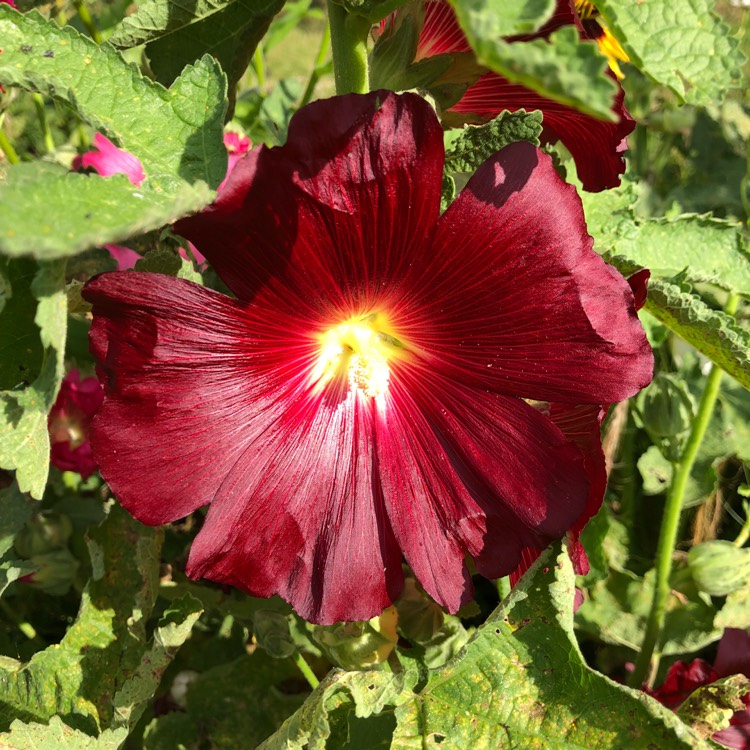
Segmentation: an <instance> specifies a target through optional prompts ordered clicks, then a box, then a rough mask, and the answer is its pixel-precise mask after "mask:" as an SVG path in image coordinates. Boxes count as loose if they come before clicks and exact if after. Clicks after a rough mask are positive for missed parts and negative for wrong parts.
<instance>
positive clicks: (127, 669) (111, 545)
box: [0, 506, 162, 735]
mask: <svg viewBox="0 0 750 750" xmlns="http://www.w3.org/2000/svg"><path fill="white" fill-rule="evenodd" d="M161 536H162V534H161V532H160V531H159V530H156V529H150V528H148V527H144V526H142V525H141V524H139V523H138V522H137V521H135V520H134V519H132V518H131V517H130V516H129V515H128V514H127V513H126V512H125V511H124V510H122V509H121V508H120V507H119V506H113V507H112V509H111V510H110V513H109V516H108V518H107V520H106V521H105V522H104V523H103V524H102V526H100V527H99V528H97V529H94V530H93V531H92V532H91V534H90V540H89V551H90V555H91V563H92V568H93V574H92V577H91V579H90V581H89V583H88V585H87V586H86V589H85V590H84V592H83V597H82V600H81V607H80V610H79V613H78V617H77V619H76V622H75V623H74V624H73V625H72V626H71V627H70V628H69V629H68V631H67V632H66V633H65V636H64V637H63V639H62V641H61V642H60V643H59V644H57V645H54V646H50V647H49V648H47V649H45V650H43V651H39V652H37V653H36V654H34V656H33V657H32V658H31V660H30V661H29V662H27V663H25V664H22V663H20V662H16V663H15V665H13V666H11V665H8V664H4V665H2V667H0V724H1V725H2V726H3V727H7V726H8V725H9V724H10V722H11V721H12V720H13V719H21V720H22V721H32V720H38V721H46V720H48V719H50V718H51V717H52V716H55V715H59V716H60V717H61V718H62V719H63V720H64V721H65V723H66V724H68V725H69V726H70V727H72V728H74V729H80V730H82V731H85V732H87V733H88V734H92V735H94V734H97V733H98V732H99V731H101V730H103V729H105V728H107V727H109V726H110V723H111V722H112V719H113V697H114V696H115V694H116V693H117V690H118V689H119V688H120V687H121V686H122V685H123V683H124V682H125V681H126V680H127V679H128V678H129V677H130V676H131V675H133V674H134V673H135V672H136V671H137V669H138V666H139V664H140V663H141V659H142V655H143V654H144V653H145V651H146V649H147V648H148V645H147V639H146V631H145V627H146V620H147V618H148V617H149V615H150V613H151V610H152V608H153V604H154V600H155V597H156V587H157V583H158V567H159V550H160V548H161Z"/></svg>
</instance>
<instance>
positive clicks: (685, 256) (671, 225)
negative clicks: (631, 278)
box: [609, 214, 750, 296]
mask: <svg viewBox="0 0 750 750" xmlns="http://www.w3.org/2000/svg"><path fill="white" fill-rule="evenodd" d="M610 254H611V257H609V260H610V262H611V263H613V264H614V265H615V266H617V267H618V268H619V269H620V270H622V271H623V272H624V273H628V272H630V271H633V270H636V269H638V268H648V269H650V270H651V273H652V274H653V275H655V276H663V277H667V278H669V277H672V276H677V275H678V274H682V273H683V272H684V277H685V278H686V279H687V280H689V281H691V282H706V283H709V284H716V285H717V286H720V287H722V288H723V289H727V290H730V291H735V292H738V293H739V294H743V295H746V296H750V257H748V255H747V254H746V253H745V251H744V240H743V237H742V227H741V225H739V224H737V223H735V222H730V221H723V220H721V219H714V218H711V217H710V216H697V215H695V214H689V215H684V216H679V217H676V218H670V219H651V220H649V221H644V222H641V223H635V222H634V223H633V225H632V226H630V227H628V228H627V231H625V232H623V233H622V234H621V235H620V236H619V237H617V238H615V237H612V239H611V242H610Z"/></svg>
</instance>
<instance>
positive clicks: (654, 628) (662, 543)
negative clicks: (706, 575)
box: [630, 294, 739, 687]
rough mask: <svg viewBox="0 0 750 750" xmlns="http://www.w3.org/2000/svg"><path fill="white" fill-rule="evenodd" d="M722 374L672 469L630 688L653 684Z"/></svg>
mask: <svg viewBox="0 0 750 750" xmlns="http://www.w3.org/2000/svg"><path fill="white" fill-rule="evenodd" d="M738 304H739V296H738V295H736V294H730V295H729V299H728V300H727V304H726V307H725V312H726V313H727V314H729V315H733V314H734V313H735V312H736V311H737V306H738ZM723 374H724V373H723V371H722V369H721V368H720V367H717V366H716V365H712V366H711V371H710V372H709V374H708V377H707V378H706V387H705V389H704V390H703V395H702V396H701V400H700V403H699V404H698V411H697V413H696V415H695V419H694V420H693V426H692V428H691V430H690V434H689V435H688V439H687V442H686V443H685V447H684V449H683V451H682V456H681V457H680V460H679V461H678V462H677V464H676V465H675V472H674V478H673V479H672V485H671V487H670V488H669V493H668V494H667V502H666V505H665V506H664V517H663V519H662V524H661V531H660V533H659V542H658V544H657V548H656V581H655V586H654V598H653V600H652V603H651V611H650V612H649V616H648V621H647V623H646V632H645V634H644V636H643V643H642V644H641V650H640V653H639V654H638V658H637V659H636V662H635V668H634V669H633V673H632V674H631V676H630V685H631V686H632V687H640V686H641V685H642V684H643V683H644V682H646V683H647V684H648V685H649V686H651V685H652V684H653V679H654V677H655V674H656V670H657V669H658V668H659V660H660V658H661V653H660V652H659V651H658V649H657V646H658V644H659V641H660V639H661V635H662V630H663V628H664V619H665V616H666V611H667V602H668V600H669V594H670V592H671V587H670V585H669V579H670V576H671V573H672V557H673V553H674V548H675V544H676V542H677V532H678V530H679V527H680V515H681V513H682V505H683V500H684V497H685V489H686V487H687V484H688V480H689V479H690V472H691V470H692V468H693V464H694V463H695V459H696V456H697V455H698V450H699V449H700V446H701V443H702V442H703V437H704V436H705V434H706V428H707V427H708V423H709V422H710V421H711V416H712V415H713V412H714V407H715V406H716V399H717V398H718V396H719V386H720V385H721V377H722V375H723Z"/></svg>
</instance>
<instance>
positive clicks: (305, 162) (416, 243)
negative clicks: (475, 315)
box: [176, 91, 443, 312]
mask: <svg viewBox="0 0 750 750" xmlns="http://www.w3.org/2000/svg"><path fill="white" fill-rule="evenodd" d="M442 161H443V137H442V131H441V129H440V127H439V124H438V122H437V120H436V118H435V116H434V113H433V111H432V109H431V108H430V106H429V105H428V104H427V103H426V102H425V101H424V99H422V98H421V97H418V96H415V95H410V94H407V95H403V96H396V95H395V94H393V93H391V92H388V91H378V92H373V93H371V94H368V95H366V96H359V95H349V96H340V97H336V98H335V99H328V100H320V101H317V102H313V103H312V104H310V105H309V106H307V107H304V108H303V109H301V110H300V111H299V112H297V114H295V115H294V117H293V118H292V121H291V124H290V126H289V136H288V140H287V143H286V145H284V146H282V147H280V148H273V149H267V148H265V147H261V148H259V149H256V150H254V151H252V152H250V153H249V154H248V155H247V156H246V157H245V158H244V159H242V160H241V161H240V162H238V164H237V166H236V167H235V168H234V170H233V171H232V174H231V176H230V177H229V179H228V181H227V183H226V185H225V187H224V189H223V191H222V192H221V193H220V195H219V197H218V199H217V201H216V203H214V204H213V205H212V206H211V207H210V208H209V209H208V210H207V211H204V212H203V213H201V214H199V215H197V216H194V217H191V218H188V219H184V220H183V221H180V222H178V223H177V224H176V229H177V231H178V232H179V233H180V234H182V235H184V236H185V237H187V238H188V239H190V240H191V241H192V242H194V243H195V245H196V246H197V247H198V248H199V249H200V251H201V252H202V253H203V254H204V255H205V256H206V258H208V260H209V262H210V263H211V264H212V266H213V267H214V268H215V269H216V270H217V272H218V273H219V275H220V276H221V278H222V279H223V280H224V281H225V282H226V284H227V285H228V286H229V288H230V289H231V290H232V291H233V292H234V293H235V294H236V295H237V296H238V297H239V298H240V299H245V300H249V299H255V298H256V295H257V294H258V293H259V291H260V290H262V294H263V296H264V297H265V298H266V299H268V300H271V301H272V303H273V304H274V305H275V306H279V305H280V306H284V307H287V308H288V307H289V305H290V303H291V306H292V307H294V306H296V305H297V304H298V303H299V302H300V301H301V302H303V303H305V304H307V303H308V302H312V303H313V304H315V305H317V306H318V307H319V308H320V309H322V308H326V309H331V308H333V309H338V310H342V311H343V310H346V311H347V312H350V311H351V310H352V308H354V309H357V308H359V309H367V308H368V307H369V306H370V304H371V301H372V299H373V298H377V299H378V301H379V303H380V304H382V302H383V291H382V290H383V286H384V284H385V283H386V282H387V283H388V284H389V286H392V285H393V282H394V280H396V279H399V278H400V276H401V275H402V273H401V272H402V270H403V269H405V268H407V267H408V266H409V263H410V261H411V260H412V259H413V258H414V257H415V256H418V253H419V249H420V248H421V246H422V244H423V242H424V241H425V239H427V238H428V237H429V234H430V232H431V231H432V230H433V228H434V224H435V221H436V220H437V218H438V215H439V210H440V191H441V184H442V182H441V180H442V177H441V175H442ZM311 293H312V294H313V295H314V297H313V299H312V300H311V299H310V296H311Z"/></svg>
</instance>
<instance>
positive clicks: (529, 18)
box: [450, 0, 617, 121]
mask: <svg viewBox="0 0 750 750" xmlns="http://www.w3.org/2000/svg"><path fill="white" fill-rule="evenodd" d="M450 3H451V5H452V6H453V8H454V10H455V11H456V16H457V18H458V22H459V24H460V25H461V28H462V29H463V31H464V33H465V34H466V37H467V39H468V40H469V43H470V44H471V46H472V48H473V49H474V52H475V53H476V56H477V60H478V62H479V63H480V64H481V65H485V66H486V67H488V68H489V69H490V70H494V71H495V72H496V73H500V74H501V75H503V76H505V77H506V78H507V79H508V80H510V81H515V82H517V83H521V84H523V85H524V86H527V87H528V88H530V89H533V90H534V91H537V92H538V93H540V94H541V95H542V96H546V97H548V98H549V99H553V100H555V101H558V102H561V103H562V104H566V105H568V106H570V107H575V108H576V109H579V110H581V111H582V112H586V113H587V114H590V115H593V116H594V117H600V118H602V119H604V120H611V121H614V120H615V115H614V114H613V113H612V102H613V100H614V97H615V92H616V90H617V87H616V85H615V83H614V81H613V80H612V79H611V78H610V77H609V76H608V75H607V74H606V70H607V63H606V60H605V59H604V57H602V55H601V54H600V52H599V49H598V47H597V45H596V43H595V42H588V41H581V40H580V39H579V37H578V30H577V29H576V28H575V27H574V26H565V27H562V28H560V29H558V30H557V31H555V32H553V33H552V34H550V36H549V39H548V40H547V39H535V40H533V41H530V42H506V41H504V39H503V37H508V36H513V35H516V34H528V33H530V32H531V31H533V30H535V29H537V28H539V27H540V26H541V25H542V24H543V23H544V21H545V20H546V18H548V17H549V13H550V12H551V10H550V7H551V6H554V3H552V2H550V1H549V0H513V2H506V1H505V0H490V1H489V2H487V0H450Z"/></svg>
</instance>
